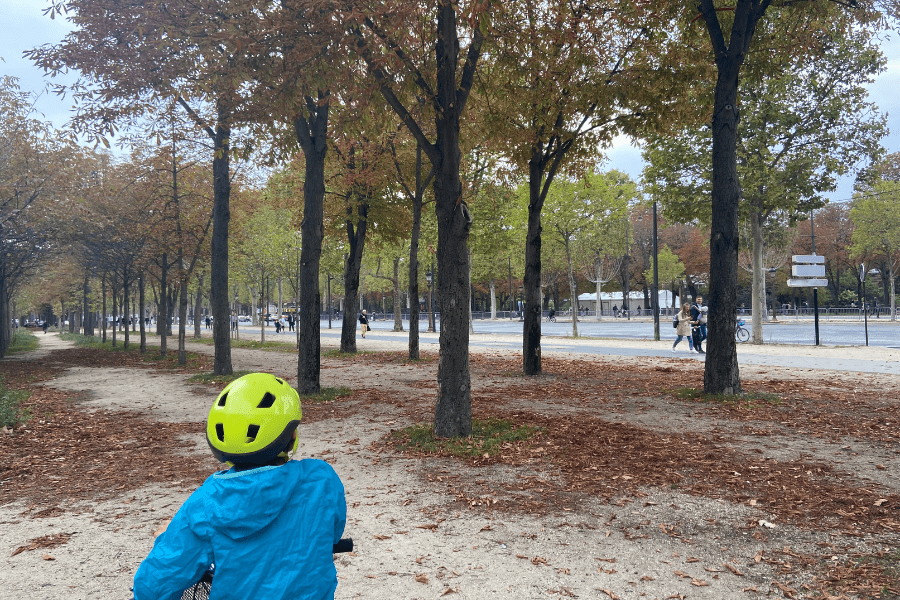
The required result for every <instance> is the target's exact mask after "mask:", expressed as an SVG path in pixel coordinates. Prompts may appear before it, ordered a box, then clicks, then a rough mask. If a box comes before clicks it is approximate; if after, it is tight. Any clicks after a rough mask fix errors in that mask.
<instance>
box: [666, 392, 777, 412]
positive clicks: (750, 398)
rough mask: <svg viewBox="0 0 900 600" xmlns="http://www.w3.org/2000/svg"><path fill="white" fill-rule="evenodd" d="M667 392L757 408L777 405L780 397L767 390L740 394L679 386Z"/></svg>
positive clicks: (702, 399)
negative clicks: (715, 392)
mask: <svg viewBox="0 0 900 600" xmlns="http://www.w3.org/2000/svg"><path fill="white" fill-rule="evenodd" d="M669 393H670V394H672V395H673V396H675V397H676V398H678V399H679V400H699V401H700V402H715V403H717V404H723V405H729V406H734V405H740V406H741V407H742V408H757V407H760V406H778V405H780V404H781V403H782V398H781V396H779V395H778V394H772V393H769V392H743V393H741V394H730V395H729V394H707V393H706V392H704V391H703V390H699V389H697V388H690V387H689V388H679V389H677V390H669Z"/></svg>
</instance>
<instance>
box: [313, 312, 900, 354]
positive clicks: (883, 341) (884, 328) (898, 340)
mask: <svg viewBox="0 0 900 600" xmlns="http://www.w3.org/2000/svg"><path fill="white" fill-rule="evenodd" d="M327 326H328V322H327V321H323V322H322V329H323V331H325V330H326V328H327ZM332 326H333V327H335V328H337V329H338V330H340V322H339V321H334V322H333V324H332ZM393 326H394V322H393V321H374V322H372V323H371V327H372V329H374V330H375V331H378V330H379V329H383V330H391V329H392V328H393ZM745 326H746V327H747V329H749V328H750V321H749V319H748V320H747V321H746V324H745ZM406 327H408V323H407V324H404V328H406ZM426 328H427V324H426V322H425V321H422V327H421V329H422V331H424V330H425V329H426ZM474 329H475V333H498V334H509V335H521V334H522V323H521V322H520V321H508V320H497V321H488V320H485V321H475V324H474ZM673 331H674V330H673V329H672V325H671V323H670V321H669V320H668V319H664V320H663V321H662V322H661V323H660V334H661V336H662V337H663V338H674V335H673V333H672V332H673ZM541 332H542V333H543V334H544V335H547V336H570V335H571V334H572V323H571V322H557V323H542V324H541ZM578 333H579V335H580V336H583V337H596V338H614V339H631V340H641V339H644V340H652V339H653V323H651V322H647V321H637V320H632V321H629V320H627V319H605V320H603V321H602V322H599V323H598V322H596V321H585V322H579V323H578ZM763 341H765V342H766V343H772V344H803V345H814V344H815V330H814V325H813V321H812V320H811V319H810V320H800V321H793V320H791V321H783V322H780V323H766V324H765V325H763ZM819 341H820V342H821V343H822V344H823V345H828V346H863V345H865V343H866V336H865V329H864V323H862V322H859V323H857V322H855V321H828V322H820V323H819ZM869 345H870V346H887V347H897V348H900V322H894V323H891V322H890V321H888V320H886V319H873V320H871V321H869Z"/></svg>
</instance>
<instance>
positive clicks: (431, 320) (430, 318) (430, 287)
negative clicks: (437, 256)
mask: <svg viewBox="0 0 900 600" xmlns="http://www.w3.org/2000/svg"><path fill="white" fill-rule="evenodd" d="M433 269H434V263H431V268H430V269H428V272H427V273H425V281H426V282H428V331H432V332H433V331H434V305H433V304H432V299H433V296H434V270H433Z"/></svg>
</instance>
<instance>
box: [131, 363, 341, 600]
mask: <svg viewBox="0 0 900 600" xmlns="http://www.w3.org/2000/svg"><path fill="white" fill-rule="evenodd" d="M301 416H302V411H301V408H300V396H299V395H298V394H297V392H296V390H294V389H293V388H292V387H291V386H289V385H288V384H287V383H286V382H285V381H284V380H282V379H280V378H278V377H275V376H274V375H270V374H268V373H251V374H250V375H244V376H243V377H241V378H239V379H236V380H235V381H233V382H232V383H231V384H229V385H228V386H227V387H226V388H225V389H224V390H223V391H222V393H221V394H219V397H218V398H216V401H215V403H214V404H213V406H212V409H211V410H210V411H209V417H208V419H207V423H206V441H207V442H208V443H209V447H210V450H212V453H213V454H214V455H215V457H216V458H217V459H219V460H220V461H222V462H226V463H227V464H229V465H232V464H233V465H234V466H233V467H232V468H231V469H229V470H228V471H220V472H218V473H215V474H214V475H212V476H211V477H209V478H208V479H207V480H206V481H205V482H203V485H202V486H200V488H199V489H197V490H196V491H195V492H194V493H193V494H191V496H190V497H189V498H188V499H187V500H186V501H185V503H184V504H183V505H182V506H181V508H180V509H179V510H178V512H177V513H176V514H175V516H174V517H173V518H172V522H171V523H170V524H169V525H168V527H167V529H166V530H165V531H164V532H163V533H162V534H161V535H160V536H159V537H158V538H157V539H156V543H155V544H154V545H153V550H151V551H150V554H149V555H148V556H147V558H145V559H144V561H143V562H142V563H141V566H140V568H138V571H137V573H136V574H135V576H134V598H135V600H170V599H172V598H180V597H181V592H182V590H185V589H187V588H188V587H190V586H191V585H193V584H194V583H196V582H197V581H198V580H199V579H200V577H201V576H202V575H203V573H204V571H206V569H207V568H209V566H210V564H213V563H215V567H216V571H215V577H214V579H213V584H212V590H211V595H210V599H211V600H226V599H247V598H255V599H258V600H287V599H289V598H290V599H291V600H301V599H309V600H312V599H315V600H325V599H328V600H332V599H333V598H334V593H335V589H336V588H337V571H336V569H335V567H334V562H333V557H332V553H331V550H332V545H333V544H335V543H337V542H338V541H339V540H340V538H341V534H342V533H343V532H344V525H345V524H346V520H347V504H346V501H345V499H344V486H343V484H342V483H341V480H340V479H339V478H338V476H337V474H336V473H335V472H334V469H332V468H331V466H330V465H329V464H328V463H326V462H324V461H321V460H315V459H304V460H300V461H295V460H291V456H292V455H293V453H294V452H295V451H296V450H297V444H298V440H297V425H298V424H299V423H300V418H301Z"/></svg>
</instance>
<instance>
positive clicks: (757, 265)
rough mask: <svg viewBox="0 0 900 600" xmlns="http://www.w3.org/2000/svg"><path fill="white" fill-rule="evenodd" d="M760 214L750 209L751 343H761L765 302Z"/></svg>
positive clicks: (754, 209)
mask: <svg viewBox="0 0 900 600" xmlns="http://www.w3.org/2000/svg"><path fill="white" fill-rule="evenodd" d="M761 219H762V215H760V214H759V211H758V210H757V209H756V208H755V207H754V208H753V209H752V210H751V211H750V233H751V235H752V236H753V249H752V250H753V261H752V262H753V266H752V269H753V286H752V303H751V309H752V310H753V319H752V326H751V328H752V333H753V343H754V344H762V343H763V331H762V330H763V327H762V326H763V313H764V305H765V303H766V288H765V283H766V281H765V280H766V274H765V273H764V272H763V232H762V220H761Z"/></svg>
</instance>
